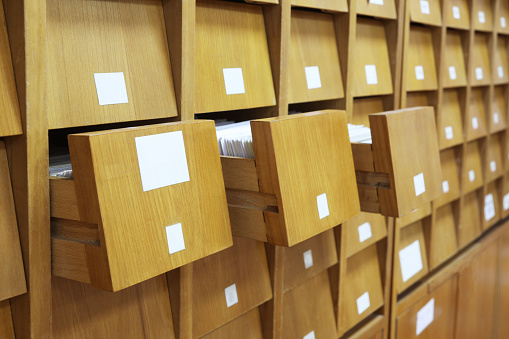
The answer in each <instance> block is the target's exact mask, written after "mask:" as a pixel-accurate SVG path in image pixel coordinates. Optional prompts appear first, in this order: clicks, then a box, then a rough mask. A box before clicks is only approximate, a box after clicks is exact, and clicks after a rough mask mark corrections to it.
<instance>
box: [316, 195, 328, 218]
mask: <svg viewBox="0 0 509 339" xmlns="http://www.w3.org/2000/svg"><path fill="white" fill-rule="evenodd" d="M316 204H317V206H318V217H319V218H320V219H323V218H325V217H326V216H328V215H329V204H328V203H327V194H325V193H323V194H320V195H319V196H317V197H316Z"/></svg>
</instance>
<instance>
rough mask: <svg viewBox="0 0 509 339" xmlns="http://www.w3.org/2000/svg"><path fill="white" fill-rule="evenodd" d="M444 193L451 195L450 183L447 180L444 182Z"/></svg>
mask: <svg viewBox="0 0 509 339" xmlns="http://www.w3.org/2000/svg"><path fill="white" fill-rule="evenodd" d="M442 191H443V192H444V193H449V181H447V180H444V181H442Z"/></svg>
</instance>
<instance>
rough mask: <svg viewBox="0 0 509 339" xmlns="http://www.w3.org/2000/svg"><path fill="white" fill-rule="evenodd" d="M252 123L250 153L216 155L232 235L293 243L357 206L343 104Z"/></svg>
mask: <svg viewBox="0 0 509 339" xmlns="http://www.w3.org/2000/svg"><path fill="white" fill-rule="evenodd" d="M251 130H252V137H253V146H254V154H255V159H254V160H253V159H247V158H237V157H221V161H222V165H223V174H224V182H225V186H226V192H227V194H226V195H227V198H228V208H229V212H230V220H231V225H232V231H233V235H236V236H242V237H247V238H253V239H256V240H260V241H266V242H269V243H271V244H275V245H282V246H293V245H295V244H297V243H299V242H301V241H304V240H306V239H309V238H311V237H313V236H315V235H317V234H319V233H322V232H324V231H326V230H328V229H331V228H332V227H334V226H336V225H338V224H340V223H342V222H343V221H345V220H347V219H349V218H351V217H353V216H355V215H357V214H358V213H359V210H360V208H359V202H358V200H357V199H352V197H355V196H357V187H356V185H355V178H354V167H353V160H352V155H351V154H352V153H351V149H350V146H349V145H350V144H349V140H348V132H347V127H346V114H345V113H344V112H341V111H323V112H313V113H303V114H295V115H290V116H286V117H278V118H268V119H261V120H254V121H251ZM296 182H298V183H299V185H296V184H295V183H296ZM325 206H328V208H325ZM327 210H328V211H327ZM327 212H328V213H327Z"/></svg>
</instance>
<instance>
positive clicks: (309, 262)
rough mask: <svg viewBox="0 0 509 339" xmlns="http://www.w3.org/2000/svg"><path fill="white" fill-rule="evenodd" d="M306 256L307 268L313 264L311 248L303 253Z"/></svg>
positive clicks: (305, 263)
mask: <svg viewBox="0 0 509 339" xmlns="http://www.w3.org/2000/svg"><path fill="white" fill-rule="evenodd" d="M303 256H304V267H305V268H306V270H307V269H308V268H310V267H311V266H313V252H312V251H311V250H307V251H306V252H304V254H303Z"/></svg>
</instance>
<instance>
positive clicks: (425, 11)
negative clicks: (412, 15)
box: [421, 0, 430, 15]
mask: <svg viewBox="0 0 509 339" xmlns="http://www.w3.org/2000/svg"><path fill="white" fill-rule="evenodd" d="M421 13H422V14H428V15H429V14H430V11H429V2H428V1H426V0H421Z"/></svg>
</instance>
